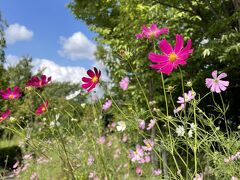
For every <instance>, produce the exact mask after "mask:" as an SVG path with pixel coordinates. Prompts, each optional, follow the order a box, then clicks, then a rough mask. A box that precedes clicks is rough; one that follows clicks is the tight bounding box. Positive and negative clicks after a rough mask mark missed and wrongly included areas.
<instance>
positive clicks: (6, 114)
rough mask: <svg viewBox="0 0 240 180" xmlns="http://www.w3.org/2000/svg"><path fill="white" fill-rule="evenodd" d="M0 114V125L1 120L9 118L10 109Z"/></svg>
mask: <svg viewBox="0 0 240 180" xmlns="http://www.w3.org/2000/svg"><path fill="white" fill-rule="evenodd" d="M0 114H1V116H0V124H1V123H2V122H3V120H5V119H7V118H8V117H9V116H10V114H11V111H10V109H8V110H7V111H5V112H1V113H0Z"/></svg>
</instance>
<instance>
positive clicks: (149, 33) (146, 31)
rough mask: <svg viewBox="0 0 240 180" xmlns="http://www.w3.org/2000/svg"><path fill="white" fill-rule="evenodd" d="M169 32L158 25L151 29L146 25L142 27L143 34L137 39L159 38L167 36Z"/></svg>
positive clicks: (137, 35) (138, 35)
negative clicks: (163, 35)
mask: <svg viewBox="0 0 240 180" xmlns="http://www.w3.org/2000/svg"><path fill="white" fill-rule="evenodd" d="M168 31H169V29H168V28H158V27H157V25H156V24H151V25H150V27H149V28H147V27H146V26H145V25H144V26H142V33H140V34H136V38H137V39H141V38H147V39H151V38H156V39H157V38H159V36H160V35H162V34H167V33H168Z"/></svg>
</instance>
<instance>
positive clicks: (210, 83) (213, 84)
mask: <svg viewBox="0 0 240 180" xmlns="http://www.w3.org/2000/svg"><path fill="white" fill-rule="evenodd" d="M212 77H213V79H211V78H206V80H205V83H206V85H207V87H208V88H211V89H210V90H211V91H212V92H216V93H220V92H221V91H225V90H226V89H227V87H228V85H229V81H223V80H221V79H222V78H225V77H227V74H226V73H221V74H219V76H217V70H215V71H213V72H212Z"/></svg>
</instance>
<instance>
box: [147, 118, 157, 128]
mask: <svg viewBox="0 0 240 180" xmlns="http://www.w3.org/2000/svg"><path fill="white" fill-rule="evenodd" d="M155 124H156V119H151V120H150V123H149V124H148V127H147V130H150V129H152V128H153V126H154V125H155Z"/></svg>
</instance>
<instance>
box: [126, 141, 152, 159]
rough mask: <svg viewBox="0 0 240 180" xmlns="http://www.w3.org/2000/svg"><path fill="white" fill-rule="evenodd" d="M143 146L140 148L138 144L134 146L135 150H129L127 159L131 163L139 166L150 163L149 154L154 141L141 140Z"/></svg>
mask: <svg viewBox="0 0 240 180" xmlns="http://www.w3.org/2000/svg"><path fill="white" fill-rule="evenodd" d="M143 142H144V145H143V146H140V145H139V144H137V145H136V150H135V151H133V150H129V156H128V157H129V158H130V159H131V161H132V162H138V163H139V164H143V163H148V162H150V160H151V158H150V154H149V153H150V152H151V151H152V150H153V147H154V141H153V140H151V139H145V140H143Z"/></svg>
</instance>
